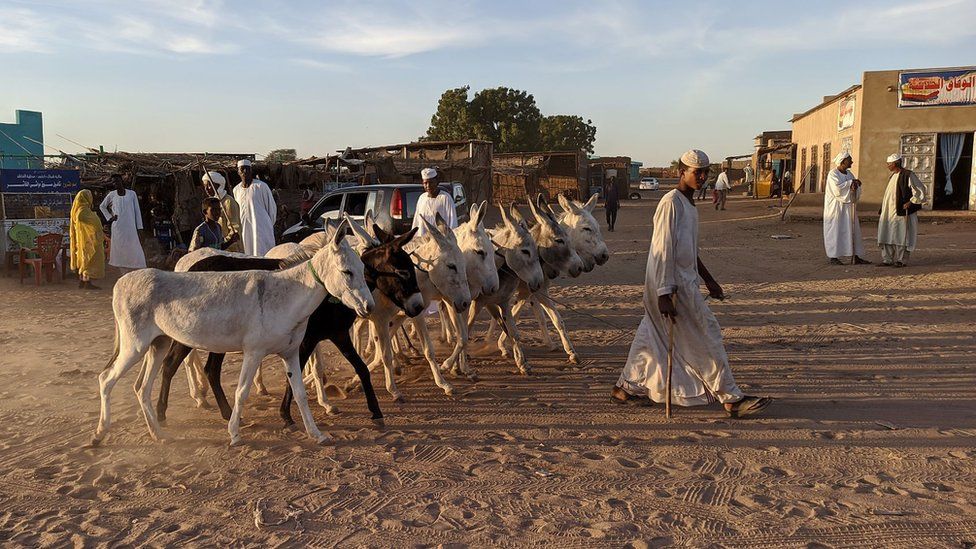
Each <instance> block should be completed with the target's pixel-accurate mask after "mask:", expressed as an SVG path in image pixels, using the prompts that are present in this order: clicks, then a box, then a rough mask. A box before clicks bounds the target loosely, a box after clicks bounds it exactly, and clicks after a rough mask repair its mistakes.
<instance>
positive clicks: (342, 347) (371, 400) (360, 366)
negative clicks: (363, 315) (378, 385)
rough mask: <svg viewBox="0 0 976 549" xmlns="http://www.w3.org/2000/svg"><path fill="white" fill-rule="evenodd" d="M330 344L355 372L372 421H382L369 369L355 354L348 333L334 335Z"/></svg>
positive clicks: (341, 332)
mask: <svg viewBox="0 0 976 549" xmlns="http://www.w3.org/2000/svg"><path fill="white" fill-rule="evenodd" d="M332 343H334V344H335V346H336V348H337V349H339V352H340V353H342V356H344V357H346V360H348V361H349V364H352V368H353V369H354V370H356V376H358V377H359V382H360V383H361V384H362V386H363V395H365V396H366V407H368V408H369V411H370V412H372V414H373V420H376V421H382V420H383V412H381V411H380V403H379V402H378V401H377V400H376V391H374V390H373V381H372V380H371V379H370V377H369V369H368V368H367V367H366V363H365V362H363V359H362V358H361V357H360V356H359V353H357V352H356V348H355V347H353V345H352V340H351V339H349V332H345V331H340V332H339V333H337V334H335V335H334V336H333V337H332Z"/></svg>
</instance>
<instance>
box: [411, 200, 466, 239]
mask: <svg viewBox="0 0 976 549" xmlns="http://www.w3.org/2000/svg"><path fill="white" fill-rule="evenodd" d="M437 214H441V217H443V218H444V221H446V222H447V226H448V227H450V228H452V229H455V228H457V224H458V223H457V212H456V211H455V209H454V199H453V198H451V195H450V194H448V193H446V192H444V191H441V192H440V193H438V194H437V196H435V197H434V198H431V197H430V195H429V194H427V193H426V192H425V193H424V194H422V195H420V198H419V199H418V200H417V210H416V211H415V212H414V214H413V226H414V227H417V229H418V230H417V236H423V235H425V234H427V226H426V225H424V224H423V223H421V221H420V218H424V219H426V220H427V222H428V223H430V224H431V225H435V226H436V224H435V221H436V220H437Z"/></svg>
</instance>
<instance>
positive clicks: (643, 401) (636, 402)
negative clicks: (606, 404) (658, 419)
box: [610, 386, 654, 407]
mask: <svg viewBox="0 0 976 549" xmlns="http://www.w3.org/2000/svg"><path fill="white" fill-rule="evenodd" d="M619 395H623V398H620V396H619ZM610 402H612V403H614V404H619V405H627V406H642V407H650V406H654V402H653V401H652V400H651V399H649V398H647V397H641V396H635V395H632V394H630V393H628V392H627V391H624V390H623V389H621V388H620V387H617V386H614V388H613V391H612V392H611V393H610Z"/></svg>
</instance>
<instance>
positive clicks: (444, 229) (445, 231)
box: [434, 212, 454, 239]
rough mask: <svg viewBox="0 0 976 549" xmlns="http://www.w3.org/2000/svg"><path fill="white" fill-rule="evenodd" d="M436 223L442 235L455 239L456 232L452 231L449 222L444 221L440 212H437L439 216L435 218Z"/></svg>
mask: <svg viewBox="0 0 976 549" xmlns="http://www.w3.org/2000/svg"><path fill="white" fill-rule="evenodd" d="M434 222H435V223H437V229H438V230H439V231H440V232H441V234H442V235H444V236H445V237H447V238H448V239H452V238H454V230H453V229H451V227H450V226H449V225H448V224H447V221H444V218H443V217H441V214H440V212H437V216H436V217H435V218H434Z"/></svg>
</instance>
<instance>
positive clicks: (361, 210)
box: [281, 181, 468, 242]
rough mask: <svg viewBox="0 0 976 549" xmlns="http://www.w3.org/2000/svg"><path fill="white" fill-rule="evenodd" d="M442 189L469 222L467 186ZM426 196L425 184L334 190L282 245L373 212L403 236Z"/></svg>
mask: <svg viewBox="0 0 976 549" xmlns="http://www.w3.org/2000/svg"><path fill="white" fill-rule="evenodd" d="M440 188H441V190H443V191H446V192H448V193H450V194H451V196H453V197H454V207H455V208H456V209H457V217H458V223H459V224H460V223H463V222H464V221H467V219H468V207H467V204H468V202H467V199H466V198H465V196H464V186H463V185H461V183H458V182H456V181H451V182H446V183H441V184H440ZM423 193H424V187H423V185H418V184H415V183H403V184H387V185H355V186H350V187H344V188H341V189H337V190H335V191H332V192H330V193H328V194H326V195H325V196H323V197H322V198H320V199H319V201H318V202H316V203H315V205H314V206H312V208H311V209H310V210H309V211H308V214H306V215H305V217H303V218H302V220H301V221H300V222H299V223H296V224H295V225H293V226H291V227H289V228H287V229H285V232H284V233H282V235H281V241H282V242H300V241H301V240H302V239H304V238H305V237H307V236H309V235H311V234H312V233H315V232H319V231H322V230H323V227H324V224H325V222H326V220H329V219H340V218H341V217H342V214H343V213H348V214H349V216H350V217H352V218H353V219H355V220H357V221H362V220H363V219H364V218H365V217H366V212H371V217H372V218H373V222H374V223H376V224H377V225H379V227H380V228H381V229H383V230H384V231H387V232H389V233H393V234H403V233H405V232H407V231H408V230H410V227H412V226H413V216H414V212H415V211H416V209H417V200H418V199H420V195H422V194H423Z"/></svg>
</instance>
